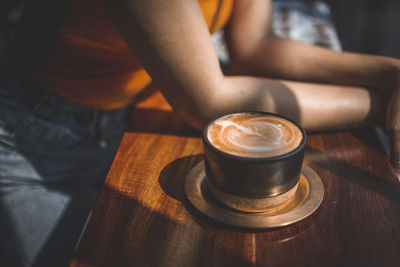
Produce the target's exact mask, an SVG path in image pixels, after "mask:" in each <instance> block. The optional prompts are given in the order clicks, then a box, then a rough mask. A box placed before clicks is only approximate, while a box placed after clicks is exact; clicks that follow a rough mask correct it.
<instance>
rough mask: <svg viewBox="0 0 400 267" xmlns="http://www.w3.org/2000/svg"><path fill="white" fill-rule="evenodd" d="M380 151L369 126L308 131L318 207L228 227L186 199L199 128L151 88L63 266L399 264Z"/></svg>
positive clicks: (399, 217)
mask: <svg viewBox="0 0 400 267" xmlns="http://www.w3.org/2000/svg"><path fill="white" fill-rule="evenodd" d="M383 151H384V150H383V148H382V146H381V144H380V142H379V140H378V138H377V136H376V134H375V131H374V130H373V129H362V130H354V131H341V132H329V133H321V134H311V135H309V139H308V143H307V148H306V153H305V163H306V164H308V165H309V166H310V167H312V168H313V169H314V170H315V172H316V173H317V174H318V175H319V176H320V178H321V180H322V182H323V183H324V186H325V196H324V199H323V201H322V203H321V206H320V207H319V208H318V210H317V211H316V212H315V213H313V214H312V215H311V216H309V217H308V218H306V219H304V220H303V221H300V222H298V223H296V224H293V225H291V226H288V227H284V228H280V229H275V230H265V231H252V230H240V229H235V228H232V227H227V226H224V225H222V224H220V223H217V222H215V221H212V220H211V219H208V218H207V217H206V216H204V215H202V214H200V213H198V212H196V211H195V209H194V208H193V207H192V206H191V205H190V203H188V201H187V199H186V198H185V195H184V191H183V184H184V179H185V177H186V175H187V174H188V172H189V171H190V169H191V168H192V167H193V166H194V165H195V164H196V163H197V162H199V161H201V160H202V157H203V156H202V146H201V138H200V133H198V132H195V131H193V130H190V129H189V128H188V127H187V126H185V125H184V124H183V123H182V121H181V120H180V119H179V118H178V117H176V115H175V114H174V113H172V112H171V109H170V107H169V106H168V104H166V102H165V100H164V99H163V98H162V96H161V94H160V93H156V94H155V95H153V96H152V97H151V98H150V99H149V100H147V101H145V102H144V103H142V104H140V105H139V106H138V108H137V109H136V110H135V111H134V113H133V116H132V120H131V122H130V127H129V129H128V131H127V132H126V134H125V135H124V138H123V140H122V142H121V145H120V147H119V149H118V152H117V154H116V156H115V159H114V162H113V165H112V167H111V169H110V171H109V174H108V177H107V179H106V182H105V184H104V186H103V188H102V191H101V193H100V196H99V198H98V200H97V203H96V205H95V207H94V210H93V213H92V216H91V218H90V220H89V222H88V225H87V228H86V230H85V233H84V235H83V238H82V240H81V242H80V245H79V247H78V249H77V251H76V253H75V255H74V259H73V261H72V263H71V267H78V266H80V267H82V266H113V267H115V266H255V265H257V266H259V265H262V266H292V265H296V266H359V265H364V266H400V253H399V250H400V186H399V184H398V182H397V180H396V178H395V177H394V176H393V175H392V174H391V172H390V169H389V162H388V159H387V157H386V156H385V153H384V152H383Z"/></svg>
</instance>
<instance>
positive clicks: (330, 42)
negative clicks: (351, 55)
mask: <svg viewBox="0 0 400 267" xmlns="http://www.w3.org/2000/svg"><path fill="white" fill-rule="evenodd" d="M273 8H274V18H273V28H272V30H273V32H274V34H275V35H277V36H280V37H284V38H289V39H293V40H297V41H301V42H304V43H308V44H313V45H320V46H324V47H327V48H330V49H333V50H336V51H341V50H342V46H341V44H340V41H339V37H338V35H337V32H336V29H335V26H334V25H333V21H332V17H331V10H330V8H329V6H328V5H327V4H326V3H324V2H322V1H296V0H275V1H274V2H273ZM212 38H213V42H214V45H215V47H216V50H217V53H218V58H219V61H220V63H221V65H222V67H223V68H224V69H226V68H227V66H228V64H229V55H228V50H227V47H226V44H225V41H224V33H223V31H219V32H217V33H215V34H214V35H213V37H212Z"/></svg>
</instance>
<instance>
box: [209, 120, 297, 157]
mask: <svg viewBox="0 0 400 267" xmlns="http://www.w3.org/2000/svg"><path fill="white" fill-rule="evenodd" d="M207 139H208V140H209V142H210V143H211V144H212V145H213V146H215V147H216V148H217V149H219V150H221V151H223V152H225V153H228V154H233V155H236V156H241V157H248V158H264V157H274V156H279V155H283V154H286V153H288V152H290V151H292V150H294V149H296V148H297V147H298V146H299V145H300V143H301V141H302V139H303V135H302V132H301V130H300V129H299V128H298V127H297V126H296V125H295V124H294V123H292V122H290V121H288V120H286V119H283V118H281V117H277V116H273V115H267V114H257V113H239V114H233V115H230V116H226V117H222V118H220V119H218V120H216V121H214V122H213V123H212V124H211V125H209V127H208V130H207Z"/></svg>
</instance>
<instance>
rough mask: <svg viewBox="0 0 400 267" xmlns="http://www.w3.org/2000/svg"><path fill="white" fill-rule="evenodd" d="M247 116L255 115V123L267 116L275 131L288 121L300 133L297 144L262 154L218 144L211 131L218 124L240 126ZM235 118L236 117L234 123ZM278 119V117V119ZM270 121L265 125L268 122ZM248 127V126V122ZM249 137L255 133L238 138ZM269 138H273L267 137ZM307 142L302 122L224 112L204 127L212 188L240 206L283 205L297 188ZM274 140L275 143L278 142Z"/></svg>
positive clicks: (226, 201) (253, 208)
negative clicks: (231, 148) (254, 154)
mask: <svg viewBox="0 0 400 267" xmlns="http://www.w3.org/2000/svg"><path fill="white" fill-rule="evenodd" d="M243 116H244V117H246V116H247V117H249V118H250V119H253V120H254V122H252V125H253V124H257V123H260V124H261V123H263V120H264V119H268V120H271V121H272V122H271V121H270V122H268V123H269V124H271V125H272V129H273V132H274V131H275V132H277V133H279V134H280V135H282V133H281V132H279V130H280V128H282V124H283V125H284V126H283V128H285V125H289V126H290V129H291V130H294V131H295V132H296V133H298V134H297V136H296V138H295V139H296V140H297V141H296V142H294V143H293V144H294V147H292V148H289V151H284V152H282V153H280V152H276V153H275V154H274V155H273V156H268V155H266V156H260V155H258V156H257V157H253V156H248V155H243V154H242V155H240V154H239V155H238V154H237V153H232V152H230V151H227V150H226V149H223V148H221V147H218V146H217V143H216V141H215V140H211V139H213V138H212V137H211V136H209V134H211V133H210V131H214V128H215V125H216V124H218V125H220V124H221V125H223V126H224V127H225V126H226V125H228V126H227V127H236V125H237V124H238V122H237V121H236V122H235V119H236V118H239V119H240V120H242V118H241V117H243ZM267 117H268V118H267ZM254 118H255V119H254ZM250 119H247V120H250ZM257 119H258V121H257ZM231 120H232V121H233V122H232V123H231ZM243 120H246V119H243ZM274 120H277V122H276V121H274ZM268 123H266V124H264V125H267V126H268V125H269V124H268ZM232 125H233V126H232ZM241 125H242V124H241ZM271 125H269V126H271ZM269 126H268V127H269ZM275 126H276V127H275ZM218 127H219V126H218ZM239 127H240V131H245V132H246V133H247V131H248V130H246V129H244V128H243V127H242V126H239ZM245 127H247V126H246V125H245ZM252 127H253V126H249V129H250V130H251V129H254V127H256V126H254V127H253V128H252ZM268 127H266V128H268ZM220 128H221V127H220ZM264 128H265V127H264ZM275 128H276V129H277V130H275ZM221 129H222V128H221ZM224 129H227V128H224ZM221 131H222V130H221ZM221 131H219V130H217V133H218V134H221ZM290 133H291V132H290V131H286V132H285V131H283V137H282V136H281V138H285V134H290ZM250 134H251V133H250ZM256 134H258V133H256ZM247 136H248V135H247ZM234 137H237V135H234ZM246 138H251V136H250V137H246V136H244V137H243V138H242V140H241V139H240V138H237V140H236V141H238V142H241V141H243V140H244V141H246V140H245V139H246ZM289 139H290V138H289ZM266 140H269V139H268V138H267V139H266ZM306 142H307V137H306V133H305V131H304V129H303V128H302V127H301V126H300V125H298V124H297V123H295V122H293V121H291V120H289V119H287V118H285V117H282V116H279V115H276V114H272V113H267V112H240V113H235V114H229V115H226V116H222V117H220V118H218V119H216V120H214V121H212V122H210V123H209V124H208V125H207V126H206V127H205V129H204V131H203V148H204V154H205V172H206V176H207V178H208V179H207V183H208V185H209V188H210V189H211V191H212V193H213V194H214V195H215V197H216V198H217V199H219V200H220V201H222V202H223V203H224V204H226V205H228V206H230V207H231V208H234V209H238V210H243V211H262V210H265V209H269V208H271V207H274V206H277V205H280V204H282V203H283V202H285V201H287V200H288V199H289V198H290V197H291V196H292V195H293V194H294V193H295V191H296V188H297V184H298V181H299V177H300V174H301V169H302V164H303V158H304V148H305V145H306ZM273 144H274V145H275V143H273ZM261 146H262V145H261ZM223 150H225V151H223Z"/></svg>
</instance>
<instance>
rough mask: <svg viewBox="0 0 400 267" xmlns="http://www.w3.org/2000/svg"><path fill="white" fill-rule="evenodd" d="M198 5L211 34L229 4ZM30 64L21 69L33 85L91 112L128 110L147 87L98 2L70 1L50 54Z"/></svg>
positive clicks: (219, 0)
mask: <svg viewBox="0 0 400 267" xmlns="http://www.w3.org/2000/svg"><path fill="white" fill-rule="evenodd" d="M199 4H200V7H201V10H202V12H203V16H204V18H205V21H206V22H207V25H208V27H209V29H210V32H211V33H213V32H215V31H217V30H219V29H221V28H222V27H223V26H224V25H225V24H226V23H227V21H228V19H229V16H230V13H231V9H232V5H233V0H199ZM37 53H39V52H37ZM34 58H35V60H34V61H33V62H32V63H31V64H30V65H29V68H27V69H26V72H27V73H28V74H29V76H30V77H31V78H33V80H35V81H36V82H37V83H38V84H40V85H42V86H44V87H46V88H48V89H49V90H51V91H53V92H55V93H56V94H58V95H60V96H62V97H64V98H66V99H68V100H70V101H72V102H75V103H77V104H81V105H84V106H89V107H92V108H97V109H114V108H121V107H124V106H127V105H129V104H130V103H132V102H135V98H136V96H137V95H138V94H139V93H140V92H141V91H143V90H144V88H146V86H148V85H149V83H150V82H151V78H150V77H149V75H148V74H147V73H146V71H145V70H144V69H143V68H142V66H141V65H140V63H139V62H138V61H137V60H136V58H135V56H134V55H133V54H132V52H131V51H130V50H129V48H128V47H127V45H126V43H125V41H124V40H123V39H122V37H121V35H120V34H119V33H118V31H117V29H116V28H115V26H114V25H113V23H112V21H111V18H110V17H109V15H108V13H107V11H106V10H105V8H104V6H103V5H102V3H101V1H100V0H72V1H71V3H70V7H69V9H68V12H67V14H66V18H65V22H64V24H63V25H62V26H61V29H60V33H59V36H58V38H57V40H56V41H55V42H54V44H53V46H52V49H51V52H40V54H37V55H35V57H34Z"/></svg>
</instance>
